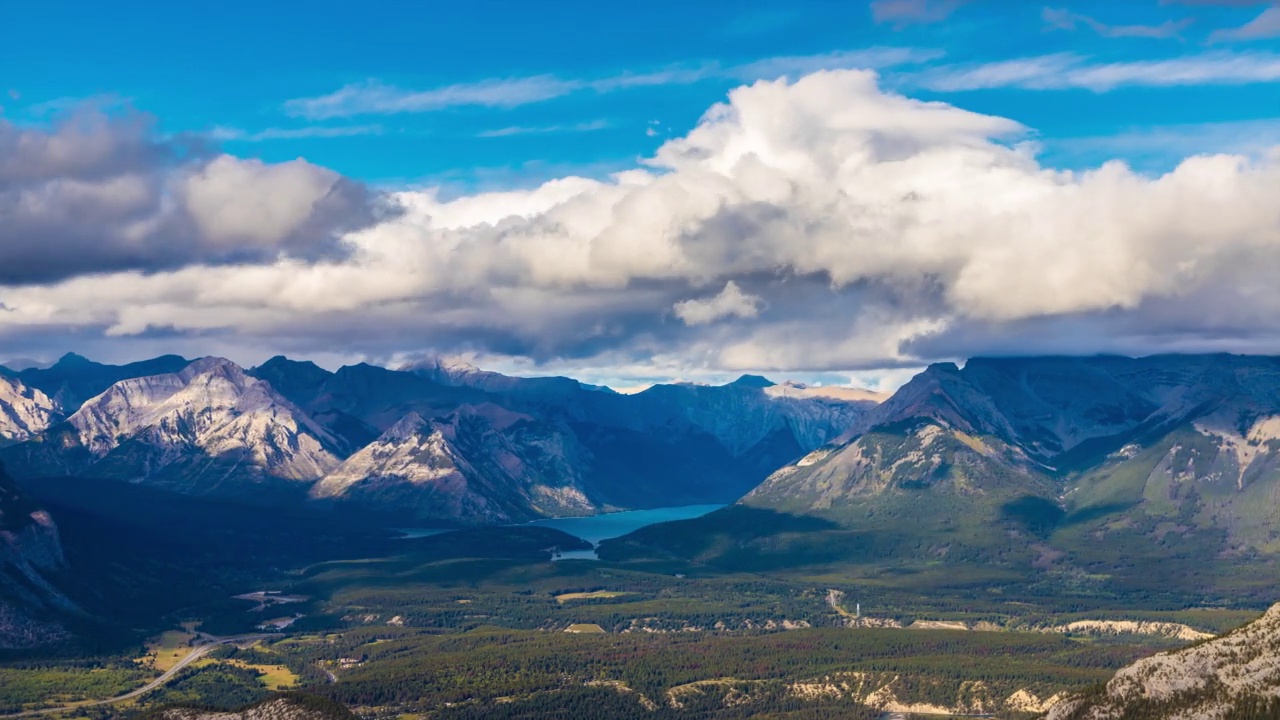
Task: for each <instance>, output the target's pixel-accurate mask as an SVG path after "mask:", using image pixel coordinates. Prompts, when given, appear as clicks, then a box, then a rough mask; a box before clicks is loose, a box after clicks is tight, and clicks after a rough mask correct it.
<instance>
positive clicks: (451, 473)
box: [311, 405, 599, 523]
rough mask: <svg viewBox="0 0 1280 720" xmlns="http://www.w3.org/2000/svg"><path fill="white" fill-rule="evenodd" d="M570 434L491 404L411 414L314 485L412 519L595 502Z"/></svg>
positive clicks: (487, 518)
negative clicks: (443, 414)
mask: <svg viewBox="0 0 1280 720" xmlns="http://www.w3.org/2000/svg"><path fill="white" fill-rule="evenodd" d="M587 462H588V458H587V457H586V454H585V452H584V451H583V450H582V448H580V447H579V446H578V445H577V443H576V440H575V439H574V438H573V436H572V435H566V434H564V433H560V432H557V431H556V430H555V429H554V428H552V427H550V426H547V425H545V424H542V423H539V422H537V421H536V420H534V419H533V418H531V417H529V416H527V415H522V414H518V413H513V412H510V411H508V410H505V409H503V408H500V407H498V406H495V405H481V406H476V407H473V406H463V407H461V408H459V409H457V410H456V411H454V412H453V413H451V414H449V415H448V416H446V417H442V418H436V419H432V420H426V419H424V418H423V417H422V416H421V415H419V414H417V413H409V414H408V415H406V416H405V417H404V418H402V419H401V420H400V422H398V423H396V424H395V425H393V426H392V427H391V428H389V429H388V430H387V431H386V432H385V433H383V434H382V435H381V436H380V437H379V438H378V439H377V440H375V441H374V442H373V443H371V444H370V445H368V446H366V447H365V448H363V449H361V450H360V451H359V452H357V453H355V454H354V455H352V456H351V457H349V458H347V460H346V461H345V462H343V463H342V465H341V466H339V467H338V468H337V469H336V470H334V471H333V472H331V473H329V474H328V475H326V476H325V477H324V478H323V479H321V480H320V482H318V483H317V484H316V485H315V487H313V488H312V491H311V494H312V497H315V498H321V499H329V500H336V501H345V502H355V503H361V504H364V505H367V506H370V507H374V508H381V509H382V510H383V511H384V512H402V513H406V514H408V515H410V516H412V518H413V519H416V520H453V521H462V522H467V523H483V522H491V523H509V522H518V521H527V520H533V519H536V518H539V517H561V516H565V515H585V514H590V513H592V512H595V511H597V510H599V506H598V505H597V504H596V503H595V502H594V501H592V500H591V499H589V498H588V496H587V494H586V492H585V491H584V487H583V485H584V483H583V479H582V472H583V470H582V468H583V467H585V466H586V465H587Z"/></svg>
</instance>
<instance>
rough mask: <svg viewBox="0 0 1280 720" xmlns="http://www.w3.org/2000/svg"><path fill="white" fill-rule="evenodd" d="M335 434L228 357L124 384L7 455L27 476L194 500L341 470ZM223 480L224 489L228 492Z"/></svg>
mask: <svg viewBox="0 0 1280 720" xmlns="http://www.w3.org/2000/svg"><path fill="white" fill-rule="evenodd" d="M332 445H333V438H332V437H331V436H330V435H329V434H328V433H327V432H326V431H325V430H324V428H322V427H320V426H319V425H318V424H317V423H315V422H314V421H312V420H311V419H310V418H309V417H307V415H306V414H305V413H303V412H302V411H301V410H299V409H298V408H297V407H296V406H295V405H293V404H292V403H290V402H289V401H288V400H286V399H285V398H284V397H282V396H281V395H280V394H278V393H277V392H276V391H275V390H274V389H272V388H271V386H270V385H269V384H267V383H266V382H264V381H262V380H258V379H256V378H252V377H249V376H248V375H247V374H245V372H244V371H243V370H242V369H240V368H239V367H238V366H236V365H235V364H234V363H231V362H230V361H228V360H223V359H220V358H204V359H201V360H197V361H195V362H192V363H190V364H189V365H187V366H186V367H184V368H183V369H182V370H181V371H180V372H177V373H171V374H166V375H154V376H150V377H143V378H133V379H129V380H124V381H121V382H119V383H116V384H115V385H113V386H111V387H110V388H109V389H108V390H106V391H105V392H103V393H102V394H101V395H98V396H97V397H94V398H92V399H91V400H89V401H88V402H86V403H85V404H84V405H83V406H82V407H81V408H80V409H79V410H77V411H76V412H75V413H74V414H72V415H71V416H70V417H69V418H67V420H66V421H65V422H63V423H60V424H59V425H57V426H55V427H54V428H52V429H50V431H49V432H48V433H46V434H45V436H43V437H42V438H39V439H37V440H35V441H31V442H27V443H24V444H22V445H18V446H16V447H14V448H10V449H9V450H8V453H9V457H10V458H11V459H12V460H13V462H14V468H15V471H19V470H20V471H21V472H23V473H24V474H26V475H30V476H34V475H41V474H48V475H52V474H70V475H73V474H87V475H92V476H101V477H111V478H114V479H121V480H129V481H133V482H146V483H149V484H154V485H160V486H165V487H168V488H170V489H174V490H178V491H182V492H188V493H193V494H205V493H215V492H220V491H222V490H223V489H226V490H228V491H232V490H234V487H235V486H236V485H238V484H240V483H243V482H261V481H263V480H269V479H273V480H285V481H295V482H309V481H312V480H315V479H317V478H319V477H321V476H322V475H324V474H325V473H327V472H328V471H330V470H332V469H333V468H334V467H336V466H337V465H338V462H339V461H338V458H337V457H336V456H335V455H334V454H333V452H332V451H331V450H330V449H329V448H330V447H331V446H332ZM224 483H225V484H226V486H227V487H226V488H224V487H223V485H224Z"/></svg>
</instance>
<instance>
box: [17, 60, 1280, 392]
mask: <svg viewBox="0 0 1280 720" xmlns="http://www.w3.org/2000/svg"><path fill="white" fill-rule="evenodd" d="M1028 132H1029V131H1028V129H1027V128H1024V127H1023V126H1022V125H1020V124H1019V123H1018V122H1016V121H1014V120H1011V119H1008V118H1002V117H996V116H992V115H985V114H981V113H975V112H970V111H966V110H964V109H962V108H959V107H956V106H954V105H950V104H946V103H941V102H923V101H918V100H914V99H911V98H909V97H904V96H902V95H899V94H895V93H892V92H887V91H885V90H884V89H882V88H881V87H880V86H879V84H878V80H877V77H876V76H875V75H874V74H873V73H870V72H863V71H852V70H845V71H825V72H817V73H813V74H811V75H807V76H805V77H802V78H798V79H795V80H776V81H761V82H756V83H752V84H750V85H746V86H742V87H739V88H736V89H734V90H733V91H732V92H731V93H730V94H729V96H728V99H727V101H726V102H724V103H720V104H717V105H715V106H713V107H711V108H709V109H708V110H707V112H706V113H705V114H704V115H703V117H702V118H701V120H700V121H699V123H698V124H697V126H696V127H695V128H694V129H692V130H691V131H690V132H689V133H687V134H686V135H684V136H682V137H676V138H673V139H670V140H669V141H667V142H666V143H664V144H663V145H662V146H661V147H660V148H659V149H658V150H657V151H656V152H655V153H654V154H653V156H652V157H650V158H648V159H646V160H645V161H644V162H642V163H639V164H638V165H636V166H635V167H633V168H630V169H628V170H625V171H622V172H619V173H616V174H615V175H613V176H611V177H608V178H607V179H604V180H592V179H587V178H580V177H572V176H569V177H562V178H559V179H556V180H553V181H550V182H546V183H544V184H542V185H539V186H537V187H534V188H531V189H527V190H512V191H505V192H483V193H474V194H470V195H464V196H460V197H454V198H446V197H444V196H443V195H441V193H440V192H439V191H438V190H436V189H419V190H410V191H404V192H401V193H397V194H396V195H395V198H394V200H395V202H396V203H397V205H398V206H399V207H400V208H401V212H400V213H399V214H397V215H395V216H394V217H389V218H386V219H384V220H382V221H381V222H378V223H376V224H374V225H371V226H367V227H363V228H361V229H358V230H354V231H351V232H347V233H346V234H344V235H343V236H342V237H341V241H342V243H343V247H344V248H346V250H347V252H346V253H340V254H324V253H321V254H315V255H308V254H307V253H304V252H301V251H293V250H286V251H283V252H280V253H279V255H278V256H277V257H276V258H275V259H273V260H271V261H269V262H260V263H258V264H253V265H235V266H230V265H217V264H213V263H204V262H202V263H198V264H189V265H185V266H182V267H177V268H175V269H169V270H154V269H151V270H147V269H142V268H139V269H131V270H121V271H116V272H104V273H98V274H93V275H80V276H75V277H66V278H64V279H61V280H59V281H56V282H44V283H28V284H25V285H21V286H14V285H10V286H0V302H2V303H3V307H4V308H5V309H3V310H0V317H2V318H3V322H0V339H2V340H3V342H4V343H5V346H6V348H9V349H10V350H9V351H10V352H11V353H21V354H25V355H36V354H37V353H36V352H35V351H34V350H33V349H32V347H33V346H34V345H37V344H44V345H45V346H49V345H52V344H55V343H57V342H61V343H62V344H63V345H64V346H65V344H66V343H67V341H68V338H70V337H77V338H81V339H84V338H92V339H95V341H96V342H100V343H116V344H118V345H119V346H123V345H126V344H129V343H135V344H138V345H137V346H138V347H141V346H146V347H149V348H150V347H156V346H161V345H164V346H168V347H182V346H184V345H201V343H203V345H202V346H205V347H208V346H214V345H218V344H224V345H228V344H230V345H236V346H238V347H240V348H242V350H240V351H239V352H241V353H244V354H249V355H255V354H257V355H262V354H263V353H267V354H274V352H281V351H283V352H289V353H295V354H310V353H312V352H317V351H331V350H332V348H335V347H337V348H343V349H344V351H346V352H350V353H359V354H361V355H363V356H365V357H371V358H377V357H392V356H395V355H397V354H404V353H411V352H422V351H433V352H439V353H445V354H451V353H457V352H471V353H474V354H475V355H477V356H482V357H504V358H512V359H515V360H518V361H520V362H524V363H527V364H541V365H543V366H545V367H555V368H566V369H567V368H573V367H578V368H596V369H601V368H615V369H617V370H616V373H615V374H626V375H629V376H632V377H637V378H638V377H655V376H656V377H673V376H683V377H692V376H705V375H707V374H714V373H719V372H724V373H728V372H731V371H753V370H754V371H766V372H770V373H773V374H787V375H790V374H795V373H800V372H812V373H842V372H843V373H853V372H855V371H863V370H870V369H874V368H894V367H914V366H918V365H920V364H921V363H922V362H925V361H928V360H932V359H937V358H949V357H954V356H956V355H960V354H970V353H981V352H995V351H1013V352H1019V351H1021V352H1035V351H1049V350H1057V351H1063V352H1081V353H1087V352H1094V351H1098V350H1115V351H1123V352H1143V351H1154V350H1182V351H1186V350H1208V349H1213V350H1224V349H1234V350H1241V351H1246V350H1247V351H1253V352H1260V351H1268V352H1280V286H1277V284H1276V282H1275V278H1276V277H1278V276H1280V206H1278V205H1277V204H1276V203H1275V202H1274V196H1275V188H1276V187H1277V186H1280V149H1270V150H1259V151H1258V152H1257V153H1256V154H1248V155H1229V154H1217V155H1209V154H1204V155H1200V154H1195V152H1194V151H1189V152H1188V155H1189V156H1188V157H1186V158H1185V159H1184V160H1183V161H1182V162H1180V163H1179V164H1178V165H1177V166H1176V168H1174V169H1173V170H1171V171H1169V172H1167V173H1164V174H1161V175H1155V176H1148V175H1144V174H1141V173H1138V172H1135V171H1133V170H1132V169H1130V168H1129V167H1127V166H1126V165H1124V164H1123V163H1119V162H1108V163H1104V164H1102V165H1100V166H1098V167H1096V168H1093V169H1090V170H1087V171H1083V172H1072V171H1064V170H1059V169H1055V168H1053V167H1047V166H1045V165H1043V164H1042V163H1041V162H1040V161H1039V160H1038V159H1037V157H1036V155H1035V148H1034V145H1033V144H1030V143H1024V142H1020V141H1021V140H1022V139H1023V138H1026V137H1027V136H1028ZM144 137H145V136H144ZM68 157H76V155H75V154H74V153H73V154H70V155H69V156H68ZM125 157H130V155H128V154H126V155H125ZM171 162H173V163H174V167H176V168H178V169H180V170H181V172H180V175H179V177H180V178H182V179H183V180H184V181H186V180H187V179H188V178H195V177H201V178H204V179H203V180H202V181H203V182H206V183H208V187H201V188H200V189H199V190H198V191H194V192H196V194H197V195H199V196H200V199H199V201H198V202H197V203H196V206H199V207H200V208H202V210H201V211H200V212H202V213H203V215H202V217H204V221H205V222H206V223H210V224H208V225H199V226H198V230H199V236H200V237H201V238H205V241H204V242H205V243H216V242H217V241H218V239H219V238H224V237H225V238H228V239H229V240H228V242H232V243H233V244H239V245H240V246H243V245H244V243H247V242H250V241H251V240H252V238H250V237H248V236H249V235H250V234H251V233H253V232H258V231H260V232H262V233H263V234H264V236H269V237H272V238H276V237H278V236H279V234H280V233H281V232H282V228H291V227H293V226H294V225H295V224H296V223H297V222H298V217H299V215H298V214H299V213H300V212H301V211H300V209H299V208H301V207H303V205H302V203H301V202H299V201H298V200H297V199H296V198H301V197H307V196H310V195H311V194H312V193H314V192H315V191H316V188H318V187H320V186H321V184H315V183H314V181H313V179H312V178H313V176H312V175H311V171H310V170H307V169H306V168H302V167H289V168H287V169H280V168H278V167H277V166H273V165H266V164H261V165H254V164H249V165H242V164H241V163H244V162H245V161H234V162H235V163H236V164H235V165H234V166H231V165H227V167H219V165H218V163H215V162H214V161H212V160H208V159H205V160H201V161H200V163H199V165H198V168H197V169H196V171H194V172H193V171H191V170H188V169H185V166H184V165H183V163H182V162H178V161H171ZM230 162H232V161H231V160H226V161H223V164H226V163H230ZM69 167H74V166H69ZM201 173H203V175H202V174H201ZM205 176H208V177H207V178H206V177H205ZM197 185H198V183H197ZM174 187H184V186H181V185H179V186H174ZM237 187H243V188H244V190H245V195H246V196H247V197H253V198H261V199H262V200H261V202H262V203H263V204H254V203H248V204H246V205H244V206H243V207H238V204H237V203H235V202H232V201H230V200H228V199H227V198H226V197H225V196H224V193H227V192H230V190H229V188H237ZM266 187H270V188H272V190H271V191H265V190H264V188H266ZM127 190H128V189H127V188H122V189H119V190H116V192H119V193H120V194H122V195H124V194H127V192H126V191H127ZM189 192H191V191H177V190H173V191H170V193H169V195H168V196H167V197H170V198H172V201H173V202H174V203H179V204H182V205H183V206H186V205H188V204H190V203H191V202H192V200H191V198H190V196H189ZM276 198H278V199H279V200H278V201H279V202H280V205H281V206H280V207H279V208H268V207H266V205H265V204H268V203H271V202H274V201H275V200H274V199H276ZM187 212H188V213H189V214H190V211H187ZM246 218H259V219H260V222H261V225H262V227H261V228H259V227H258V225H257V224H254V223H251V222H250V221H249V220H247V219H246ZM192 222H193V223H195V222H196V221H195V220H192ZM112 227H113V226H112ZM276 242H278V241H275V240H273V241H272V243H276ZM69 333H74V335H70V334H69ZM82 345H83V343H77V344H76V346H77V347H80V346H82ZM219 351H226V348H219ZM232 354H234V353H232ZM566 371H567V370H566Z"/></svg>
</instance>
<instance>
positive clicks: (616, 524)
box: [397, 505, 725, 560]
mask: <svg viewBox="0 0 1280 720" xmlns="http://www.w3.org/2000/svg"><path fill="white" fill-rule="evenodd" d="M722 507H725V506H724V505H680V506H677V507H664V508H653V509H651V510H627V511H626V512H616V513H605V514H603V515H589V516H587V517H571V518H552V519H549V520H535V521H533V522H531V523H527V524H529V525H540V526H542V527H549V528H555V529H556V530H560V531H562V532H567V533H569V534H570V535H574V536H576V537H580V538H582V539H583V540H586V541H587V542H589V543H591V544H592V545H597V544H599V543H600V541H602V540H609V539H611V538H616V537H622V536H623V535H626V534H627V533H629V532H633V531H635V530H639V529H640V528H642V527H646V526H648V525H656V524H657V523H664V522H672V521H674V520H690V519H693V518H696V517H702V516H703V515H706V514H707V513H709V512H714V511H716V510H719V509H720V508H722ZM397 530H398V531H399V532H401V533H403V534H404V537H405V538H406V539H409V538H420V537H427V536H428V535H437V534H439V533H446V532H449V530H447V529H439V528H397ZM556 559H557V560H595V559H596V552H595V550H574V551H571V552H566V553H563V554H561V555H560V556H559V557H557V558H556Z"/></svg>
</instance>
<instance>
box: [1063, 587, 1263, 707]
mask: <svg viewBox="0 0 1280 720" xmlns="http://www.w3.org/2000/svg"><path fill="white" fill-rule="evenodd" d="M1267 710H1269V711H1271V712H1272V713H1274V712H1275V711H1278V710H1280V605H1275V606H1273V607H1272V608H1271V609H1270V610H1268V611H1267V612H1266V614H1265V615H1263V616H1262V617H1261V618H1259V619H1258V620H1256V621H1254V622H1252V623H1250V624H1248V625H1246V626H1244V627H1242V628H1240V629H1238V630H1235V631H1233V632H1230V633H1228V634H1226V635H1224V636H1222V637H1220V638H1217V639H1215V640H1210V641H1207V642H1204V643H1201V644H1199V645H1195V646H1192V647H1190V648H1186V649H1183V650H1176V651H1173V652H1166V653H1160V654H1159V655H1155V656H1153V657H1149V658H1145V659H1143V660H1139V661H1138V662H1136V663H1134V664H1133V665H1130V666H1129V667H1126V668H1124V669H1122V670H1120V671H1118V672H1117V673H1116V675H1115V677H1113V678H1112V679H1111V680H1110V681H1109V682H1108V683H1107V684H1106V687H1105V689H1103V690H1102V691H1100V692H1094V693H1089V694H1086V695H1083V696H1077V697H1072V698H1068V699H1067V700H1064V701H1063V702H1060V703H1058V704H1057V705H1055V706H1054V707H1053V708H1052V709H1051V710H1050V711H1049V714H1048V716H1047V718H1048V720H1120V719H1121V718H1125V717H1143V718H1168V719H1169V720H1175V719H1186V720H1199V719H1204V720H1210V719H1214V718H1228V717H1238V718H1245V717H1259V718H1260V717H1273V716H1274V715H1267V714H1265V712H1264V711H1267Z"/></svg>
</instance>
